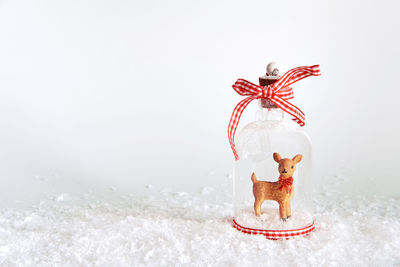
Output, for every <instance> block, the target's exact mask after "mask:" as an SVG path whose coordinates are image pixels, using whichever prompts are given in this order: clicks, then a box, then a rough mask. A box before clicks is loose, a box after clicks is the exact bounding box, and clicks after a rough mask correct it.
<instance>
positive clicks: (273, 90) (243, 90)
mask: <svg viewBox="0 0 400 267" xmlns="http://www.w3.org/2000/svg"><path fill="white" fill-rule="evenodd" d="M319 75H321V74H320V71H319V65H314V66H304V67H297V68H294V69H291V70H289V71H288V72H286V73H285V74H284V75H283V76H282V77H281V78H280V79H279V80H277V81H276V82H275V83H273V84H271V85H268V86H260V85H256V84H254V83H251V82H249V81H246V80H244V79H238V80H237V81H236V82H235V84H234V85H232V87H233V89H234V90H235V91H236V92H237V93H238V94H239V95H242V96H246V98H245V99H243V100H242V101H240V102H239V103H238V104H237V105H236V107H235V109H234V110H233V112H232V115H231V119H230V120H229V124H228V138H229V143H230V145H231V148H232V151H233V155H234V156H235V160H238V159H239V155H238V153H237V151H236V148H235V140H234V138H235V132H236V128H237V126H238V124H239V120H240V117H241V116H242V113H243V111H244V109H245V108H246V107H247V105H248V104H250V102H251V101H253V100H255V99H260V98H264V99H269V100H270V101H271V102H272V103H274V104H275V105H276V106H277V107H279V108H280V109H282V110H283V111H285V112H286V113H288V114H290V115H291V116H292V117H293V120H294V121H295V122H297V123H298V124H299V125H300V126H304V124H305V115H304V113H303V111H301V110H300V109H299V108H298V107H296V106H295V105H293V104H292V103H290V102H289V101H288V100H290V99H292V98H293V97H294V96H293V90H292V88H291V87H289V86H290V85H291V84H293V83H295V82H298V81H300V80H302V79H304V78H307V77H309V76H319Z"/></svg>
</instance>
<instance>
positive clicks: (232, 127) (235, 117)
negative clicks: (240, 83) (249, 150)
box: [228, 96, 255, 160]
mask: <svg viewBox="0 0 400 267" xmlns="http://www.w3.org/2000/svg"><path fill="white" fill-rule="evenodd" d="M254 99H255V98H254V97H252V96H249V97H247V98H245V99H243V100H242V101H240V102H239V103H238V104H237V105H236V107H235V109H234V110H233V112H232V115H231V119H230V121H229V124H228V138H229V143H230V144H231V148H232V151H233V155H234V156H235V160H238V159H239V155H238V154H237V151H236V148H235V133H236V128H237V126H238V124H239V120H240V116H241V115H242V113H243V110H244V109H245V108H246V107H247V105H248V104H250V102H251V101H253V100H254Z"/></svg>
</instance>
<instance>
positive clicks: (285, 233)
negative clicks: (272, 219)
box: [232, 219, 315, 240]
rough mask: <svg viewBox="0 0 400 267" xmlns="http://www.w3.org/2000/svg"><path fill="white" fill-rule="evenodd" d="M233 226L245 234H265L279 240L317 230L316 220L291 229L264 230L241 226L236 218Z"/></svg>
mask: <svg viewBox="0 0 400 267" xmlns="http://www.w3.org/2000/svg"><path fill="white" fill-rule="evenodd" d="M232 226H233V228H235V229H237V230H238V231H240V232H242V233H245V234H250V235H263V236H265V237H266V238H267V239H271V240H279V239H290V238H292V237H296V236H304V235H307V234H309V233H311V232H312V231H314V230H315V223H314V221H313V222H312V223H311V224H310V225H308V226H306V227H303V228H300V229H291V230H264V229H254V228H248V227H244V226H241V225H240V224H238V223H237V222H236V221H235V219H233V224H232Z"/></svg>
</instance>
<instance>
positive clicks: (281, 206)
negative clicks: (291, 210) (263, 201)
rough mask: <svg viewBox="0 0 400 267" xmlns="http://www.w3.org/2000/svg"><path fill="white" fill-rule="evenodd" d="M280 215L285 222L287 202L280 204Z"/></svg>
mask: <svg viewBox="0 0 400 267" xmlns="http://www.w3.org/2000/svg"><path fill="white" fill-rule="evenodd" d="M279 215H280V216H281V219H282V220H283V221H286V209H285V202H279Z"/></svg>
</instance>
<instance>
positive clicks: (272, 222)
mask: <svg viewBox="0 0 400 267" xmlns="http://www.w3.org/2000/svg"><path fill="white" fill-rule="evenodd" d="M277 206H278V205H277ZM235 220H236V222H237V223H238V224H239V225H241V226H243V227H249V228H254V229H262V230H295V229H300V228H304V227H307V226H309V225H311V224H312V223H313V220H314V218H313V217H312V215H311V214H309V213H308V212H305V211H302V210H296V209H293V210H292V215H291V217H290V218H289V219H287V220H286V221H282V220H281V218H280V216H279V212H278V207H276V208H264V207H262V208H261V215H260V216H255V215H254V209H253V208H252V205H251V206H250V207H249V208H247V209H243V210H240V211H239V212H238V213H237V215H236V216H235Z"/></svg>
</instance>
